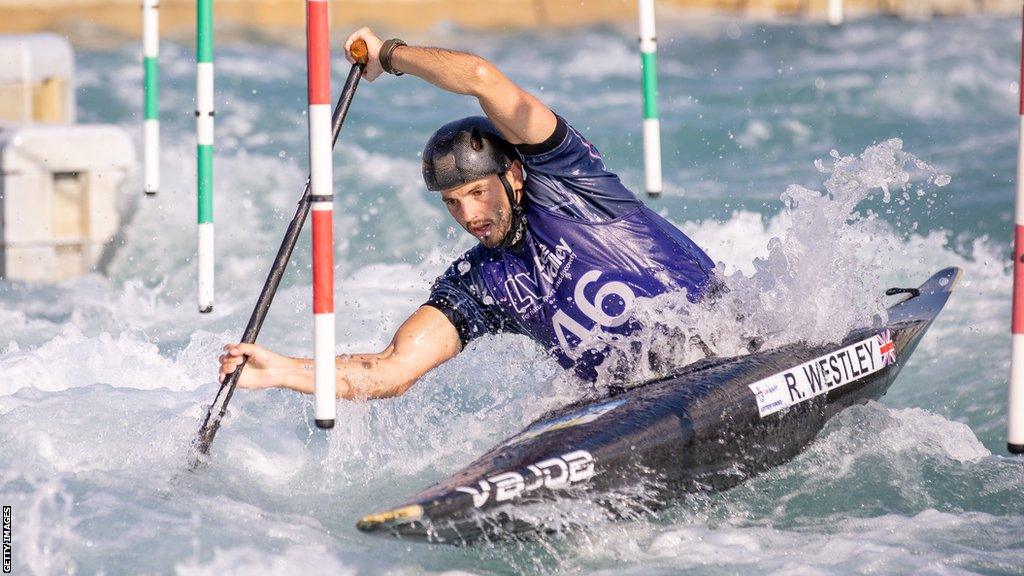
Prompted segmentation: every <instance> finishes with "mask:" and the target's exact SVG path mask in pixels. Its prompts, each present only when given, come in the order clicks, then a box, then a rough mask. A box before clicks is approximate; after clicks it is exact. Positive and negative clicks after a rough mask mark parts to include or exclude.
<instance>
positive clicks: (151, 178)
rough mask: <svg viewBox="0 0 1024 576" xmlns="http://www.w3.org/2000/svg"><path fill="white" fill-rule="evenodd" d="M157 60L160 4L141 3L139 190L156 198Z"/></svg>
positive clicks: (152, 1)
mask: <svg viewBox="0 0 1024 576" xmlns="http://www.w3.org/2000/svg"><path fill="white" fill-rule="evenodd" d="M159 58H160V12H159V0H143V1H142V62H143V68H144V74H145V80H144V84H143V91H144V95H143V100H144V104H143V121H142V189H143V190H144V191H145V192H146V194H156V192H157V190H159V189H160V113H159V107H158V103H159V101H160V100H159V96H158V94H159V92H158V86H159V82H158V76H157V70H158V66H157V62H158V61H159Z"/></svg>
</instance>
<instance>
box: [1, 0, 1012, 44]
mask: <svg viewBox="0 0 1024 576" xmlns="http://www.w3.org/2000/svg"><path fill="white" fill-rule="evenodd" d="M826 2H827V0H659V2H658V9H659V12H660V14H661V15H663V16H670V17H671V16H674V15H685V14H687V13H691V12H718V13H733V14H735V13H738V14H741V15H744V16H749V17H755V18H762V17H775V16H806V17H811V18H823V17H824V13H825V5H826ZM214 11H215V14H216V21H217V25H218V27H219V28H220V29H221V30H223V29H225V28H228V29H230V28H232V27H237V28H243V29H256V30H259V31H261V32H263V33H266V34H269V35H272V36H273V35H281V36H283V37H285V38H287V37H288V36H289V35H292V34H294V33H296V31H298V30H300V29H301V28H302V27H303V26H304V22H305V10H304V2H303V0H214ZM1020 11H1021V4H1020V2H1019V0H846V12H847V14H848V15H849V16H851V17H856V16H857V15H864V14H873V13H886V14H896V15H903V16H909V17H930V16H933V15H936V16H950V15H960V14H973V13H978V12H995V13H1005V14H1019V13H1020ZM331 12H332V24H333V26H335V27H338V29H339V30H344V29H347V28H349V27H351V26H354V25H357V24H359V25H361V24H367V25H370V26H375V27H378V28H381V29H382V30H384V31H397V30H409V31H415V30H425V29H429V28H432V27H434V26H436V25H437V24H439V23H441V22H452V23H456V24H458V25H460V26H465V27H469V28H476V29H507V28H519V27H537V26H575V25H588V24H594V23H615V22H632V21H635V20H636V1H635V0H334V1H333V2H332V3H331ZM160 13H161V29H162V33H163V34H164V35H165V36H167V37H172V38H173V37H175V36H184V35H190V34H193V33H194V26H195V0H162V1H161V3H160ZM140 28H141V16H140V8H139V0H31V1H26V0H0V33H3V32H30V31H39V30H51V31H58V32H63V33H67V34H71V35H73V36H74V35H82V34H84V35H89V32H90V31H91V32H93V34H94V35H95V36H98V37H105V38H109V39H111V40H115V39H117V36H118V35H123V36H125V37H129V36H131V37H133V36H137V35H139V34H140Z"/></svg>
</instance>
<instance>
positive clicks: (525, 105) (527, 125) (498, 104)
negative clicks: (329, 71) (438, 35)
mask: <svg viewBox="0 0 1024 576" xmlns="http://www.w3.org/2000/svg"><path fill="white" fill-rule="evenodd" d="M360 38H361V39H363V40H365V41H366V46H367V48H368V52H369V62H368V63H367V66H366V71H365V75H366V79H367V80H370V81H373V80H374V79H376V78H377V76H380V74H381V72H382V71H383V70H382V68H381V66H380V59H379V57H380V46H381V40H380V38H378V37H377V36H376V35H375V34H374V33H373V31H372V30H370V29H369V28H362V29H360V30H357V31H356V32H354V33H353V34H352V35H351V36H349V37H348V40H347V41H346V42H345V54H346V56H347V57H348V59H349V61H350V62H354V60H352V56H351V54H350V52H349V50H350V47H351V46H352V43H353V42H355V41H356V40H357V39H360ZM391 66H392V67H393V68H394V69H395V70H397V71H399V72H403V73H406V74H412V75H413V76H419V77H420V78H422V79H424V80H426V81H427V82H430V83H431V84H433V85H435V86H437V87H439V88H443V89H444V90H447V91H449V92H455V93H456V94H465V95H467V96H474V97H476V99H477V100H478V101H479V102H480V107H481V108H482V109H483V111H484V114H487V117H488V118H490V119H491V122H494V125H495V126H497V127H498V129H499V130H501V133H502V134H503V135H504V136H505V138H506V139H507V140H508V141H509V142H511V143H513V144H539V143H541V142H543V141H544V140H546V139H547V138H548V137H549V136H551V133H552V132H554V131H555V124H556V120H555V115H554V113H553V112H551V110H550V109H549V108H548V107H547V106H545V105H544V103H543V102H541V101H540V100H538V99H537V98H536V97H534V96H533V95H532V94H530V93H529V92H527V91H525V90H523V89H522V88H520V87H519V86H517V85H516V84H515V82H512V81H511V80H509V79H508V77H507V76H505V75H504V74H502V73H501V71H500V70H498V69H497V68H495V67H494V65H493V64H491V63H490V62H488V61H487V60H485V59H483V58H481V57H479V56H475V55H473V54H467V53H465V52H457V51H455V50H446V49H444V48H425V47H420V46H400V47H398V48H396V49H395V51H394V52H393V53H392V54H391Z"/></svg>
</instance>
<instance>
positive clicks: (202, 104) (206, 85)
mask: <svg viewBox="0 0 1024 576" xmlns="http://www.w3.org/2000/svg"><path fill="white" fill-rule="evenodd" d="M213 114H214V111H213V0H197V2H196V173H197V180H196V195H197V197H198V201H199V206H198V225H199V226H198V228H199V231H198V238H197V240H198V244H199V247H198V250H197V254H196V260H197V265H198V270H197V277H198V286H197V300H198V304H199V311H200V312H204V313H205V312H210V311H212V310H213V277H214V266H213V255H214V252H213Z"/></svg>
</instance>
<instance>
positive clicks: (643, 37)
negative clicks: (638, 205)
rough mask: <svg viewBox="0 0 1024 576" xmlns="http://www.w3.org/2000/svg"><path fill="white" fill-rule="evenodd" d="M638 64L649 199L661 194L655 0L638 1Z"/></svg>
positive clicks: (645, 170) (645, 178)
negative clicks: (642, 90)
mask: <svg viewBox="0 0 1024 576" xmlns="http://www.w3.org/2000/svg"><path fill="white" fill-rule="evenodd" d="M639 1H640V6H639V12H640V65H641V70H642V73H643V88H644V183H645V185H646V188H647V194H648V195H649V196H658V195H659V194H661V123H660V122H659V120H658V65H657V52H658V43H657V40H656V39H655V38H656V37H655V35H654V0H639Z"/></svg>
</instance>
